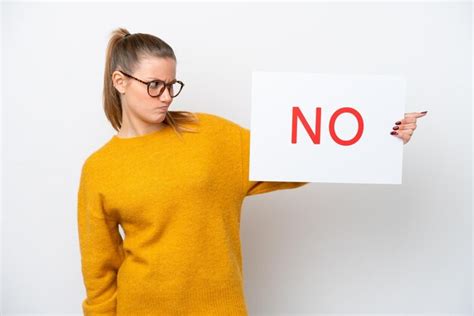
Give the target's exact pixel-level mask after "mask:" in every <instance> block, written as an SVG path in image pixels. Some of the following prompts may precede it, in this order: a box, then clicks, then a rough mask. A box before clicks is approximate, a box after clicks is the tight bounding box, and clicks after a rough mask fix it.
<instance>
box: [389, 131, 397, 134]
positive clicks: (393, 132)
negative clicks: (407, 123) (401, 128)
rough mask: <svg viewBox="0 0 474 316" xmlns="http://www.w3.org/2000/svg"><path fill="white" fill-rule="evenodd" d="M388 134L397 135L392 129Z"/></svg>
mask: <svg viewBox="0 0 474 316" xmlns="http://www.w3.org/2000/svg"><path fill="white" fill-rule="evenodd" d="M390 134H391V135H398V133H397V132H395V131H392V132H391V133H390Z"/></svg>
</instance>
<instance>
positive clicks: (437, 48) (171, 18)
mask: <svg viewBox="0 0 474 316" xmlns="http://www.w3.org/2000/svg"><path fill="white" fill-rule="evenodd" d="M471 15H472V10H471V4H470V3H469V2H463V3H449V2H444V3H428V2H424V3H398V4H397V3H395V4H393V3H365V4H363V3H332V4H326V3H301V4H290V3H278V4H277V3H274V4H271V3H259V4H245V3H234V4H230V3H220V4H218V3H206V4H203V3H193V4H185V3H174V4H168V3H142V4H139V3H103V4H96V3H83V4H68V3H62V4H60V3H49V4H47V3H18V4H14V3H3V4H2V39H3V43H2V44H3V45H2V63H3V69H2V102H3V113H2V136H3V137H2V145H3V146H2V153H3V156H2V158H3V176H2V180H3V181H2V184H3V186H2V189H3V190H2V197H3V201H2V202H3V203H2V206H3V210H2V211H3V212H2V255H3V256H2V268H3V270H2V301H3V313H4V314H5V315H9V314H14V313H47V314H56V313H58V314H59V313H77V314H80V313H81V305H80V304H81V302H82V300H83V299H84V295H85V290H84V287H83V284H82V277H81V271H80V254H79V247H78V236H77V222H76V193H77V185H78V181H79V175H80V167H81V164H82V162H83V161H84V159H85V158H86V157H87V156H88V155H89V154H90V153H91V152H92V151H93V150H95V149H96V148H98V147H99V146H101V145H102V144H103V143H105V142H106V141H107V140H108V139H109V138H110V137H111V136H112V134H114V133H115V131H114V130H113V129H112V127H111V125H110V124H109V123H108V121H107V120H106V118H105V115H104V113H103V110H102V104H101V92H102V79H103V69H104V61H105V48H106V44H107V40H108V35H109V33H110V31H111V30H112V29H114V28H116V27H126V28H128V30H129V31H130V32H132V33H138V32H141V33H152V34H154V35H157V36H159V37H161V38H162V39H164V40H165V41H166V42H168V43H169V44H170V45H171V46H172V47H173V49H174V50H175V53H176V55H177V59H178V68H177V77H178V78H179V79H181V80H182V81H184V82H185V83H186V87H185V90H183V92H182V93H181V94H180V96H179V98H177V99H176V100H175V101H174V102H173V104H172V105H171V108H170V109H171V110H172V109H182V110H191V111H202V112H210V113H215V114H217V115H221V116H223V117H226V118H228V119H231V120H233V121H235V122H237V123H239V124H241V125H243V126H246V127H249V126H250V124H249V123H250V93H251V70H252V69H255V68H256V69H259V70H267V71H308V72H322V73H360V74H402V75H404V76H406V77H407V79H408V82H407V100H408V102H407V106H406V109H407V111H408V112H412V111H423V110H428V111H429V112H428V115H427V116H425V117H424V118H421V119H419V121H418V128H417V130H416V131H415V134H414V136H413V139H412V140H411V141H410V142H409V143H408V144H407V145H405V146H404V161H403V184H402V185H361V184H318V183H312V184H309V185H307V186H305V187H302V188H298V189H293V190H284V191H276V192H272V193H267V194H263V195H258V196H253V197H248V198H247V199H246V200H245V203H244V205H243V209H242V212H243V214H242V226H241V235H242V246H243V257H244V276H245V295H246V299H247V303H248V305H249V312H250V314H251V315H277V314H281V315H290V314H291V315H297V314H302V313H307V314H312V315H313V314H314V315H316V314H324V313H342V314H344V313H380V314H385V313H413V314H416V313H428V314H434V313H457V314H465V315H467V314H469V313H470V312H471V310H472V309H471V308H472V306H471V304H472V288H471V281H472V272H471V265H472V261H471V251H472V245H471V242H472V235H471V228H472V219H471V207H472V200H471V194H472V183H471V181H472V166H471V159H472V147H471V146H472V138H471V137H472V132H471V123H472V112H471V98H472V95H471V88H472V81H471V71H472V68H471V66H472V64H471V54H472V45H471V44H472V43H471V33H472V28H471V19H472V16H471ZM395 119H399V118H395V117H394V120H395ZM391 128H392V126H387V133H389V131H390V130H391Z"/></svg>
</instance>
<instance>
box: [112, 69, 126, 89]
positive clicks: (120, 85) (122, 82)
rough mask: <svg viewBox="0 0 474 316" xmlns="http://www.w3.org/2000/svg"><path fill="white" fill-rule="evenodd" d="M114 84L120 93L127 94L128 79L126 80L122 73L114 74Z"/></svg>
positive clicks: (115, 72)
mask: <svg viewBox="0 0 474 316" xmlns="http://www.w3.org/2000/svg"><path fill="white" fill-rule="evenodd" d="M112 83H113V85H114V87H115V89H117V91H118V92H119V93H121V94H124V93H125V90H126V89H125V88H126V87H127V78H125V76H124V75H123V74H121V73H120V71H114V72H113V73H112Z"/></svg>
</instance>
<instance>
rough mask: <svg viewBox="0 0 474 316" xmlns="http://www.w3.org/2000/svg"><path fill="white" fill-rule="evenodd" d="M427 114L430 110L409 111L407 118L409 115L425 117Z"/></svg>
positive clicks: (406, 114)
mask: <svg viewBox="0 0 474 316" xmlns="http://www.w3.org/2000/svg"><path fill="white" fill-rule="evenodd" d="M426 114H428V111H423V112H409V113H405V118H407V117H414V118H418V117H423V116H425V115H426Z"/></svg>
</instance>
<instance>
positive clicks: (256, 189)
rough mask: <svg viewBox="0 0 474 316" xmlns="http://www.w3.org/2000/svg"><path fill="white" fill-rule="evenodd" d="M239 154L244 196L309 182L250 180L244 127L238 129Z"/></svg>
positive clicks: (247, 139)
mask: <svg viewBox="0 0 474 316" xmlns="http://www.w3.org/2000/svg"><path fill="white" fill-rule="evenodd" d="M240 138H241V154H242V177H243V179H242V181H243V190H244V194H245V195H246V196H248V195H255V194H261V193H266V192H271V191H276V190H284V189H294V188H298V187H301V186H303V185H306V184H308V183H309V182H279V181H250V180H249V170H250V169H249V160H250V130H249V129H247V128H244V127H241V129H240Z"/></svg>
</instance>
